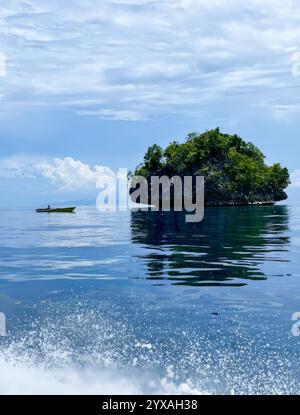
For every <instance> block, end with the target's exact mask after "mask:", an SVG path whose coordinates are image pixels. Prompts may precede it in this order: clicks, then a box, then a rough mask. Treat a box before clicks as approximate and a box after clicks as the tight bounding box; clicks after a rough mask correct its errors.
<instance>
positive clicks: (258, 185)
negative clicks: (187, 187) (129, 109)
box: [135, 128, 290, 204]
mask: <svg viewBox="0 0 300 415" xmlns="http://www.w3.org/2000/svg"><path fill="white" fill-rule="evenodd" d="M165 174H166V175H169V176H173V175H180V176H187V175H189V176H190V175H194V176H195V175H202V176H204V177H205V196H206V200H207V202H208V203H211V204H214V203H216V204H222V203H234V204H236V203H237V204H238V203H244V202H246V203H248V202H249V203H254V202H256V201H258V202H264V201H271V200H272V201H277V200H283V199H286V197H287V196H286V194H285V193H284V191H283V190H284V189H285V188H286V187H287V186H288V185H289V183H290V182H289V172H288V169H287V168H285V167H281V165H280V164H279V163H276V164H274V165H272V166H268V165H266V163H265V156H264V155H263V153H262V152H261V151H260V150H259V148H257V147H256V146H255V145H254V144H252V143H251V142H246V141H244V140H243V139H242V138H240V137H239V136H237V135H229V134H223V133H221V132H220V130H219V128H216V129H214V130H211V131H206V132H205V133H203V134H197V133H195V132H193V133H190V134H189V135H188V136H187V138H186V140H185V142H183V143H179V142H177V141H173V142H171V143H170V144H169V145H168V146H167V147H166V148H165V149H164V150H163V149H162V148H161V147H160V146H159V145H157V144H154V145H153V146H151V147H149V148H148V150H147V152H146V154H145V156H144V162H143V163H142V164H141V165H140V166H138V167H137V169H136V171H135V175H141V176H144V177H146V178H148V179H149V178H150V177H151V176H155V175H165Z"/></svg>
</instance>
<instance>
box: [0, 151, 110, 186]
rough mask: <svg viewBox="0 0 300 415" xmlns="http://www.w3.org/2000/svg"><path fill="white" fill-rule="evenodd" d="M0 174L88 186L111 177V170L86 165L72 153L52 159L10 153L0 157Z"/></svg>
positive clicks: (4, 176)
mask: <svg viewBox="0 0 300 415" xmlns="http://www.w3.org/2000/svg"><path fill="white" fill-rule="evenodd" d="M0 177H2V178H28V177H30V178H42V179H46V180H47V181H48V182H49V183H50V184H52V185H54V186H55V187H56V188H57V189H61V190H62V189H63V190H89V189H96V183H97V180H98V179H100V178H102V179H103V178H105V177H115V173H114V172H113V171H112V170H111V169H110V168H108V167H105V166H100V165H96V166H93V167H91V166H89V165H88V164H85V163H83V162H82V161H80V160H75V159H73V158H72V157H65V158H64V159H60V158H54V159H52V160H49V159H45V158H41V157H39V156H26V155H21V156H12V157H10V158H7V159H3V160H0Z"/></svg>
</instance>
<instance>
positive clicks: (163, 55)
mask: <svg viewBox="0 0 300 415" xmlns="http://www.w3.org/2000/svg"><path fill="white" fill-rule="evenodd" d="M299 23H300V5H299V2H298V1H295V0H286V1H285V2H282V1H279V0H252V1H248V2H241V1H238V0H226V1H225V0H210V1H208V0H172V1H171V0H170V1H167V0H160V1H156V0H101V1H97V0H96V1H95V0H94V1H90V0H69V1H63V0H60V1H57V0H51V1H50V0H31V1H22V0H9V1H8V0H1V5H0V102H1V107H0V144H1V146H0V191H1V198H0V206H17V205H18V206H20V205H33V204H36V203H47V201H49V202H51V201H56V200H57V201H59V200H68V199H69V200H71V199H81V198H85V197H87V198H88V197H90V196H91V195H94V194H95V186H94V184H95V183H94V182H93V180H92V179H89V177H90V178H93V177H94V173H95V171H97V172H100V173H99V174H101V172H102V168H101V167H100V166H109V167H110V168H112V169H118V168H119V167H128V168H130V169H132V168H134V167H135V165H136V164H138V163H139V162H140V161H141V159H142V155H143V153H144V151H145V149H146V148H147V146H148V145H150V144H152V143H154V142H157V143H159V144H161V145H166V144H167V143H168V142H169V141H171V140H173V139H179V140H181V139H184V137H185V136H186V135H187V133H188V132H190V131H198V132H202V131H204V130H206V129H210V128H215V127H216V126H219V127H220V128H221V129H222V130H223V131H225V132H229V133H237V134H239V135H241V136H242V137H243V138H245V139H247V140H250V141H253V142H254V143H255V144H257V145H258V146H259V147H260V148H261V149H262V150H263V152H264V153H265V154H266V156H267V161H268V162H270V163H271V162H277V161H278V162H281V163H282V164H283V165H286V166H287V167H288V168H289V170H290V171H291V173H292V174H293V187H292V188H291V190H290V194H291V196H292V198H295V197H296V198H297V197H298V193H299V198H300V190H298V188H299V189H300V162H299V153H300V140H299V137H298V133H299V127H300V117H299V115H300V98H299V97H300V94H299V92H300V24H299ZM3 56H5V58H6V73H5V76H4V73H3V71H2V72H1V60H2V65H3V59H4V58H3ZM1 57H2V58H1ZM66 158H67V159H66ZM64 160H67V161H64ZM72 160H73V161H74V163H73V162H72ZM72 163H73V164H72ZM95 166H98V167H95ZM78 172H81V173H80V174H79V173H78ZM84 172H86V175H87V180H86V181H84ZM78 174H79V176H78V177H77V175H78ZM77 179H78V180H77ZM70 180H71V181H72V183H73V184H74V181H76V180H77V181H78V185H77V186H74V185H72V186H70V185H69V183H70ZM49 199H50V200H49Z"/></svg>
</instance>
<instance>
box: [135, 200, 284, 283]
mask: <svg viewBox="0 0 300 415" xmlns="http://www.w3.org/2000/svg"><path fill="white" fill-rule="evenodd" d="M288 223H289V216H288V208H287V207H286V206H283V205H278V206H249V207H225V208H207V209H206V211H205V218H204V220H203V222H201V223H186V222H185V214H184V213H179V212H150V211H149V212H141V211H138V212H132V213H131V237H132V242H133V243H135V244H142V245H144V246H145V247H146V248H147V253H146V254H142V255H140V256H139V259H140V260H141V261H142V263H144V264H145V265H146V267H147V278H148V279H151V280H164V279H167V280H169V281H171V283H172V284H176V285H189V286H236V287H240V286H244V285H246V284H247V281H248V280H264V279H267V278H268V277H269V276H271V275H266V274H265V273H264V272H263V270H262V267H263V265H265V264H266V263H268V265H270V264H271V268H272V269H273V268H274V275H278V272H277V274H276V263H277V262H278V261H279V262H286V261H287V259H285V258H284V252H286V251H287V250H288V246H289V243H290V241H289V237H288V236H287V234H288ZM272 263H273V264H274V266H272ZM272 275H273V274H272Z"/></svg>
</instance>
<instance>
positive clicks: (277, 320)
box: [0, 205, 300, 394]
mask: <svg viewBox="0 0 300 415" xmlns="http://www.w3.org/2000/svg"><path fill="white" fill-rule="evenodd" d="M298 311H300V205H299V206H298V205H291V206H284V205H279V206H275V207H271V206H270V207H251V208H245V207H240V208H211V209H206V212H205V219H204V221H203V222H202V223H199V224H186V223H185V221H184V216H183V215H181V214H174V213H164V214H161V213H156V212H152V213H151V212H135V213H134V212H102V213H100V212H98V211H97V210H96V208H94V207H80V208H78V211H77V213H76V214H65V215H64V214H51V215H48V214H45V215H43V214H36V213H35V212H34V211H31V210H28V209H12V210H0V312H4V313H5V315H6V319H7V336H6V337H2V338H0V372H1V376H0V393H99V394H100V393H211V394H214V393H224V394H231V393H232V394H244V393H299V392H300V386H299V380H300V370H299V358H300V337H296V336H293V334H292V331H291V330H292V326H293V324H294V322H293V321H292V315H293V313H295V312H298Z"/></svg>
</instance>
